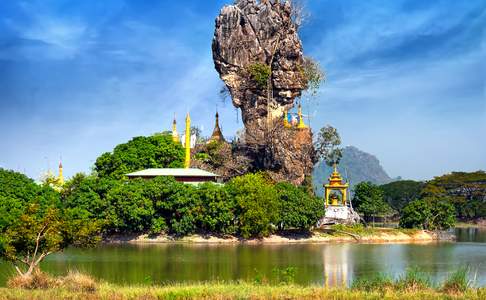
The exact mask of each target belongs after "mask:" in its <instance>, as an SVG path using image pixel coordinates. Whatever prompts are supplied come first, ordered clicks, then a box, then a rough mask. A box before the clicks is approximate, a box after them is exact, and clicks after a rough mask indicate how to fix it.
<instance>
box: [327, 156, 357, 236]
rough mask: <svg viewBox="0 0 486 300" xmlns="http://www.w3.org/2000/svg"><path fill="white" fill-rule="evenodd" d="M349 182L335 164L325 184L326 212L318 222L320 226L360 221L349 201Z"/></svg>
mask: <svg viewBox="0 0 486 300" xmlns="http://www.w3.org/2000/svg"><path fill="white" fill-rule="evenodd" d="M348 189H349V183H347V182H345V181H344V180H343V178H342V177H341V174H339V172H338V170H337V165H336V164H334V171H333V172H332V174H331V176H329V179H328V183H326V184H325V185H324V205H325V207H326V213H325V215H324V217H322V218H321V219H320V220H319V222H318V227H320V226H324V225H330V224H354V223H358V222H359V221H360V217H359V215H358V213H356V212H355V211H354V209H353V207H352V205H351V202H350V201H348Z"/></svg>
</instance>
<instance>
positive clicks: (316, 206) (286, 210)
mask: <svg viewBox="0 0 486 300" xmlns="http://www.w3.org/2000/svg"><path fill="white" fill-rule="evenodd" d="M275 189H276V190H277V199H278V205H279V209H278V221H277V226H278V228H279V229H280V230H288V229H292V228H298V229H300V230H309V229H310V228H311V227H312V226H314V225H315V224H316V223H317V221H318V220H319V219H320V218H321V217H322V216H323V215H324V202H323V201H322V199H320V198H317V197H314V196H313V195H310V194H308V193H306V192H305V190H304V189H303V188H298V187H296V186H294V185H292V184H290V183H284V182H281V183H277V184H276V185H275Z"/></svg>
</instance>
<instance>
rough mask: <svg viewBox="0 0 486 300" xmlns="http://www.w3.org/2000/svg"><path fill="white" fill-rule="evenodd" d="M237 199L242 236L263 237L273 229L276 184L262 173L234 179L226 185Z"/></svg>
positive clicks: (276, 205)
mask: <svg viewBox="0 0 486 300" xmlns="http://www.w3.org/2000/svg"><path fill="white" fill-rule="evenodd" d="M225 188H226V190H227V191H228V193H229V195H230V197H232V198H233V199H234V200H233V201H235V215H236V222H237V225H238V230H239V233H240V234H241V236H243V237H244V238H249V237H252V236H256V237H263V236H267V235H269V234H270V233H272V231H273V227H272V224H274V223H275V221H276V220H277V214H278V203H277V197H276V191H275V188H274V186H273V185H272V184H271V183H270V182H268V180H267V179H266V178H265V177H264V176H263V174H262V173H257V174H247V175H243V176H240V177H236V178H234V179H232V180H231V181H230V182H229V183H228V184H226V186H225Z"/></svg>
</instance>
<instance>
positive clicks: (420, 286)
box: [0, 268, 486, 300]
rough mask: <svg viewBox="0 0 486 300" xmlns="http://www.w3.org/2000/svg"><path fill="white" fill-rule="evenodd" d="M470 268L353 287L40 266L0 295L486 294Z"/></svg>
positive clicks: (376, 279)
mask: <svg viewBox="0 0 486 300" xmlns="http://www.w3.org/2000/svg"><path fill="white" fill-rule="evenodd" d="M468 273H469V269H468V268H461V269H459V270H457V271H456V272H455V273H453V274H451V275H450V276H449V277H448V278H447V279H446V280H445V281H444V282H442V283H441V284H439V285H433V284H432V283H431V281H430V278H429V277H428V276H427V275H426V274H425V273H423V272H421V271H420V270H418V269H416V268H412V269H408V270H407V271H406V272H405V273H404V274H403V275H402V276H400V277H399V278H396V279H393V278H391V277H389V276H387V275H386V274H376V275H375V276H373V277H364V278H358V279H357V280H355V281H354V282H353V284H352V286H351V287H350V288H346V287H339V288H328V287H319V286H300V285H294V284H292V282H293V277H289V278H283V279H284V280H283V281H280V282H275V283H268V281H266V280H263V281H262V280H255V281H254V282H208V283H196V284H169V285H164V286H157V285H147V286H117V285H113V284H108V283H98V282H96V281H95V280H94V279H92V278H91V277H90V276H88V275H85V274H81V273H77V272H70V273H69V274H68V275H67V276H65V277H51V276H50V275H48V274H46V273H41V272H37V273H34V274H33V275H32V276H30V277H27V278H26V277H22V276H17V277H13V278H11V279H10V280H9V282H8V286H9V288H1V289H0V299H9V300H14V299H39V300H40V299H49V300H58V299H93V300H95V299H108V300H112V299H113V300H115V299H116V300H122V299H144V300H149V299H417V300H418V299H420V300H426V299H478V300H479V299H486V288H473V287H471V283H472V282H471V281H470V280H469V279H468V277H469V276H468ZM264 282H266V283H264Z"/></svg>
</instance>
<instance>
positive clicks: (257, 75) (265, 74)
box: [248, 63, 272, 88]
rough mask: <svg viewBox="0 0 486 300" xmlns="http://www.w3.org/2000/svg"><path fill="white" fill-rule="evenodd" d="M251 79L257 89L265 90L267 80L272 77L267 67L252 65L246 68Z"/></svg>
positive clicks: (264, 65)
mask: <svg viewBox="0 0 486 300" xmlns="http://www.w3.org/2000/svg"><path fill="white" fill-rule="evenodd" d="M248 71H249V73H250V76H251V79H252V80H253V81H254V82H255V83H256V84H257V86H258V87H259V88H265V87H267V85H268V79H269V78H270V76H271V75H272V69H271V68H270V66H269V65H266V64H262V63H254V64H252V65H250V66H249V67H248Z"/></svg>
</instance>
